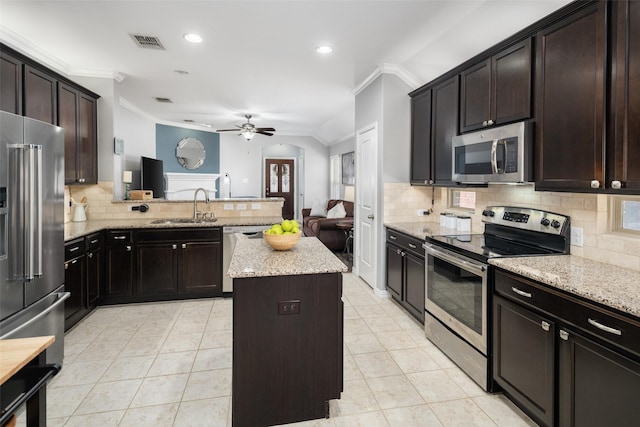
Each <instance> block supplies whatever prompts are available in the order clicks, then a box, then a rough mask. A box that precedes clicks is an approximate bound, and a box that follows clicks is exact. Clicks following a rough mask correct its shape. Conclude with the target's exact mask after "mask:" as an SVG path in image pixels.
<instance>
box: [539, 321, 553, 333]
mask: <svg viewBox="0 0 640 427" xmlns="http://www.w3.org/2000/svg"><path fill="white" fill-rule="evenodd" d="M550 326H551V324H550V323H549V322H545V321H544V320H543V321H542V322H540V327H541V328H542V330H543V331H545V332H549V327H550Z"/></svg>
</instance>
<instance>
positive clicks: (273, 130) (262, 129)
mask: <svg viewBox="0 0 640 427" xmlns="http://www.w3.org/2000/svg"><path fill="white" fill-rule="evenodd" d="M260 131H267V132H275V131H276V130H275V129H274V128H256V132H260Z"/></svg>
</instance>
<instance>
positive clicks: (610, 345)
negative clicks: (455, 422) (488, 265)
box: [493, 270, 640, 426]
mask: <svg viewBox="0 0 640 427" xmlns="http://www.w3.org/2000/svg"><path fill="white" fill-rule="evenodd" d="M603 285H605V286H606V284H603ZM494 291H495V293H496V295H495V296H494V303H493V309H494V313H493V319H494V322H493V367H494V376H493V378H494V381H495V383H496V385H498V386H500V387H502V388H503V389H504V391H505V393H506V394H507V395H508V396H509V397H510V398H511V399H512V400H513V401H514V402H515V403H516V404H517V405H518V406H520V407H521V408H522V409H523V410H524V411H525V412H526V413H527V414H529V415H530V416H531V417H532V418H533V419H534V420H535V421H536V422H537V423H539V424H540V425H544V426H552V425H560V426H600V425H616V426H617V425H620V426H622V425H635V424H634V423H636V424H637V420H638V419H639V418H640V408H638V405H637V404H636V402H637V401H638V399H640V321H638V319H637V318H633V317H628V316H626V315H623V314H621V313H619V312H617V311H615V310H613V309H609V308H606V307H602V306H600V305H596V304H595V303H592V302H589V301H584V300H582V299H579V298H577V297H575V296H573V295H569V294H566V293H564V292H561V291H558V290H557V289H555V288H552V287H548V286H546V285H543V284H540V283H537V282H533V281H531V280H529V279H525V278H522V277H520V276H517V275H514V274H512V273H507V272H503V271H501V270H497V271H496V272H495V281H494Z"/></svg>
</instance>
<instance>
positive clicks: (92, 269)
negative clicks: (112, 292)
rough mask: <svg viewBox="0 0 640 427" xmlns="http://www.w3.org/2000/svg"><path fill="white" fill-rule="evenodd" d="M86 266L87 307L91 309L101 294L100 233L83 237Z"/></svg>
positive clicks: (102, 272)
mask: <svg viewBox="0 0 640 427" xmlns="http://www.w3.org/2000/svg"><path fill="white" fill-rule="evenodd" d="M85 246H86V251H87V252H86V266H87V285H86V294H87V307H88V308H92V307H94V306H95V305H96V304H97V303H98V300H99V299H100V296H101V294H102V292H103V290H102V288H103V286H102V277H103V275H104V261H103V254H104V250H103V248H102V233H94V234H91V235H89V236H87V237H85Z"/></svg>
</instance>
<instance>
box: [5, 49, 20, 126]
mask: <svg viewBox="0 0 640 427" xmlns="http://www.w3.org/2000/svg"><path fill="white" fill-rule="evenodd" d="M22 65H23V64H22V61H20V60H19V59H18V58H15V57H13V56H11V55H9V54H7V53H5V52H3V51H0V93H1V94H2V96H0V110H2V111H8V112H10V113H13V114H18V115H21V114H22Z"/></svg>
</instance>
